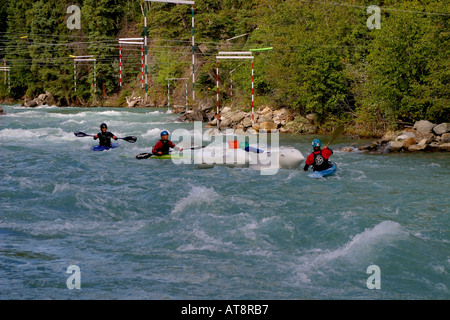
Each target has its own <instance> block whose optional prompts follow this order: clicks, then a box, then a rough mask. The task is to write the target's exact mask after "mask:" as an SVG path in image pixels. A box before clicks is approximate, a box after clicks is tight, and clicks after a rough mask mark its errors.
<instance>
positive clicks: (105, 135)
mask: <svg viewBox="0 0 450 320" xmlns="http://www.w3.org/2000/svg"><path fill="white" fill-rule="evenodd" d="M100 130H101V132H99V133H97V134H96V135H95V136H94V140H97V139H100V141H99V146H101V147H108V148H111V146H112V145H111V138H112V139H114V140H117V137H116V136H115V135H114V134H112V133H111V132H109V131H106V130H108V126H107V125H106V123H102V124H101V125H100Z"/></svg>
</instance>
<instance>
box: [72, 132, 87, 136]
mask: <svg viewBox="0 0 450 320" xmlns="http://www.w3.org/2000/svg"><path fill="white" fill-rule="evenodd" d="M73 134H74V135H76V136H77V137H90V135H89V134H86V133H84V132H74V133H73Z"/></svg>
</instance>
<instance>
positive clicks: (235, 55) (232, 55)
mask: <svg viewBox="0 0 450 320" xmlns="http://www.w3.org/2000/svg"><path fill="white" fill-rule="evenodd" d="M220 59H251V60H252V126H253V125H254V124H255V114H254V109H255V89H254V88H255V87H254V73H253V69H254V63H253V59H254V57H253V55H252V52H251V51H225V52H219V54H218V55H217V56H216V77H217V78H216V88H217V93H216V102H217V111H216V118H217V128H218V129H220V126H219V123H220V112H219V60H220ZM233 71H234V70H233Z"/></svg>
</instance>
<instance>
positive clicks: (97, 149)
mask: <svg viewBox="0 0 450 320" xmlns="http://www.w3.org/2000/svg"><path fill="white" fill-rule="evenodd" d="M118 146H119V145H118V144H117V143H113V144H112V145H111V147H104V146H93V147H92V148H91V150H92V151H105V150H109V149H114V148H117V147H118Z"/></svg>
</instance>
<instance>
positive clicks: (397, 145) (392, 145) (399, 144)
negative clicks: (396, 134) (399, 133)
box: [389, 140, 404, 152]
mask: <svg viewBox="0 0 450 320" xmlns="http://www.w3.org/2000/svg"><path fill="white" fill-rule="evenodd" d="M403 143H404V141H398V140H396V141H391V142H389V151H391V152H396V151H400V149H401V148H403Z"/></svg>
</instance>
